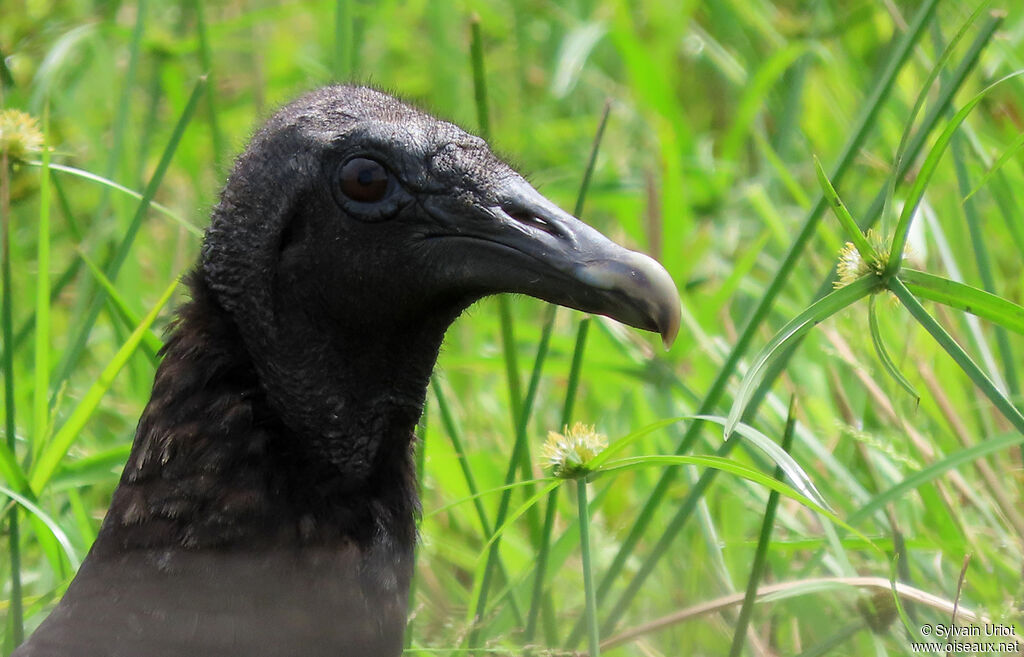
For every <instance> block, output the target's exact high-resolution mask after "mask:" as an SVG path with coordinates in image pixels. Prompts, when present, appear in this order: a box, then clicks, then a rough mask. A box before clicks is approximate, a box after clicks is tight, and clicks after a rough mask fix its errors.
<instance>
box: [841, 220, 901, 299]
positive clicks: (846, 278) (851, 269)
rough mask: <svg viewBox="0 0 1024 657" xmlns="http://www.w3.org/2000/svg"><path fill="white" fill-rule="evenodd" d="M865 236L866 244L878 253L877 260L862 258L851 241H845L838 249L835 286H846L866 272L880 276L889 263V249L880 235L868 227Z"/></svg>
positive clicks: (865, 274) (866, 273)
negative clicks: (837, 278)
mask: <svg viewBox="0 0 1024 657" xmlns="http://www.w3.org/2000/svg"><path fill="white" fill-rule="evenodd" d="M865 238H867V241H868V244H870V245H871V248H872V249H874V250H875V253H877V254H878V260H872V261H866V260H864V258H863V257H861V255H860V251H858V250H857V247H855V246H854V245H853V243H852V242H847V243H846V244H845V245H844V246H843V248H842V249H840V250H839V264H838V265H836V273H837V274H838V275H839V280H838V281H836V282H835V287H837V288H840V287H846V286H847V285H849V284H850V283H852V282H854V281H855V280H857V279H858V278H862V277H864V276H867V275H868V274H875V275H878V276H881V275H882V272H884V271H885V267H886V265H887V264H889V249H888V248H887V247H886V245H885V242H884V241H883V240H882V237H881V236H880V235H879V234H878V233H876V232H875V231H874V230H872V229H870V228H868V232H867V233H866V234H865ZM904 253H906V250H904Z"/></svg>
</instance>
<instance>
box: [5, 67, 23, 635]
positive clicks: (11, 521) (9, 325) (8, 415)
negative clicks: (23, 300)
mask: <svg viewBox="0 0 1024 657" xmlns="http://www.w3.org/2000/svg"><path fill="white" fill-rule="evenodd" d="M3 93H4V89H3V86H0V107H3V106H4V102H3ZM10 174H11V168H10V161H9V160H8V157H7V146H6V142H5V143H4V144H0V240H2V241H3V244H2V247H0V260H2V264H0V267H2V269H0V278H3V283H2V287H3V304H0V332H2V333H3V336H4V344H5V345H12V344H14V311H13V310H12V307H13V305H14V303H13V299H12V292H13V289H14V288H13V285H12V282H11V180H10ZM3 373H4V433H5V434H6V436H5V438H6V441H5V442H6V443H7V451H8V452H9V453H10V455H11V458H15V456H14V455H15V446H16V444H17V436H16V432H17V423H16V422H15V417H16V416H15V402H14V388H15V382H14V350H13V349H11V348H9V347H8V348H6V349H4V354H3ZM10 465H11V466H16V465H17V461H15V463H13V464H10ZM7 545H8V546H9V548H10V552H11V558H10V569H11V574H10V577H11V589H10V591H11V592H10V596H11V607H10V612H9V614H8V624H9V625H10V628H11V633H10V638H11V641H12V642H13V644H14V645H15V646H17V645H18V644H20V643H21V642H22V641H23V640H24V638H25V617H24V610H23V608H22V599H21V597H22V593H21V532H20V530H19V525H18V508H17V507H12V508H11V510H10V512H8V513H7Z"/></svg>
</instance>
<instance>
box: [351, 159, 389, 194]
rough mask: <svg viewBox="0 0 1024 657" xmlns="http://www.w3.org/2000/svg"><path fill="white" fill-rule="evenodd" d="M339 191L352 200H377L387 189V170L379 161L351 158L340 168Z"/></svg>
mask: <svg viewBox="0 0 1024 657" xmlns="http://www.w3.org/2000/svg"><path fill="white" fill-rule="evenodd" d="M341 191H342V192H344V193H345V196H347V197H349V198H350V199H352V200H353V201H359V202H361V203H372V202H373V201H379V200H381V199H382V198H384V194H385V193H386V192H387V191H388V171H387V169H385V168H384V167H383V166H381V164H380V163H379V162H374V161H373V160H370V159H367V158H365V157H357V158H353V159H351V160H349V161H348V162H346V163H345V166H343V167H342V168H341Z"/></svg>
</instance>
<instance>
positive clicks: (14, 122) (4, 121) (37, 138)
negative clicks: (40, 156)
mask: <svg viewBox="0 0 1024 657" xmlns="http://www.w3.org/2000/svg"><path fill="white" fill-rule="evenodd" d="M42 149H43V133H42V132H40V131H39V125H38V124H37V123H36V120H35V119H34V118H32V116H30V115H28V114H26V113H25V112H22V111H21V110H16V109H9V110H3V111H2V112H0V150H6V151H7V157H9V158H11V159H12V160H23V159H25V157H26V156H27V155H28V154H29V153H38V152H39V151H41V150H42Z"/></svg>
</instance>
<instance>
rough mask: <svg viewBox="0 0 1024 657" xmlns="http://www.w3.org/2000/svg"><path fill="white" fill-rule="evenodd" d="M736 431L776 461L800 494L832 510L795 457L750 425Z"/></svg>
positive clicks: (717, 421)
mask: <svg viewBox="0 0 1024 657" xmlns="http://www.w3.org/2000/svg"><path fill="white" fill-rule="evenodd" d="M696 419H698V420H706V421H708V422H714V423H715V424H720V425H722V426H723V427H724V426H725V425H726V423H727V422H728V420H727V419H726V418H724V417H722V416H720V415H697V416H696ZM734 431H735V433H738V434H739V435H741V436H743V437H744V438H746V439H747V440H749V441H750V442H751V443H752V444H753V445H754V446H755V447H757V448H758V449H760V450H761V451H762V452H764V453H765V454H767V455H768V458H770V459H771V460H772V461H774V462H775V465H776V466H778V468H779V469H780V470H782V472H783V473H785V475H786V476H787V477H789V480H790V481H791V482H793V487H794V488H796V489H797V490H798V491H800V494H802V495H804V496H806V497H808V498H809V499H812V500H814V501H815V503H817V504H820V505H821V506H823V507H825V508H831V507H830V506H829V503H828V502H826V501H825V498H824V497H823V496H822V494H821V493H820V492H819V491H818V489H817V488H816V487H815V486H814V482H812V481H811V478H810V476H809V475H808V474H807V471H806V470H804V469H803V468H802V467H800V464H799V463H797V462H796V461H795V460H793V457H792V456H790V455H789V453H788V452H787V451H786V450H784V449H782V447H780V446H779V444H778V443H776V442H775V441H774V440H772V439H771V438H769V437H768V436H766V435H765V434H763V433H761V432H760V431H758V430H757V429H755V428H754V427H752V426H750V425H749V424H743V423H742V422H740V423H738V424H737V425H736V428H735V430H734Z"/></svg>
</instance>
